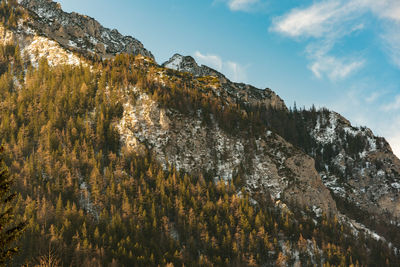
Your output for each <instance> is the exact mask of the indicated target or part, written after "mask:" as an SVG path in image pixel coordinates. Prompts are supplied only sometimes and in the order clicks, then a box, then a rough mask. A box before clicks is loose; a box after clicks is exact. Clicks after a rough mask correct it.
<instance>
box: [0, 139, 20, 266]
mask: <svg viewBox="0 0 400 267" xmlns="http://www.w3.org/2000/svg"><path fill="white" fill-rule="evenodd" d="M2 152H3V148H2V147H1V148H0V153H1V158H0V266H3V265H5V264H6V263H7V262H8V261H9V260H10V259H11V258H12V256H13V255H14V254H15V253H17V252H18V247H17V246H16V244H15V241H16V240H17V239H18V237H19V236H20V235H21V234H22V232H23V230H24V226H25V225H24V223H22V222H20V223H16V222H15V218H14V206H13V200H14V199H15V197H16V194H14V193H11V192H10V191H11V186H12V183H13V180H12V176H10V174H9V173H8V169H7V167H6V166H5V164H4V160H3V158H2Z"/></svg>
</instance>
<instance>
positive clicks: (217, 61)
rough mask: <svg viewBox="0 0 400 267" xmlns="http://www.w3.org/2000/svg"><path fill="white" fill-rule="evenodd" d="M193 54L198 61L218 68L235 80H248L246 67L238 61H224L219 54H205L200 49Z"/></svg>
mask: <svg viewBox="0 0 400 267" xmlns="http://www.w3.org/2000/svg"><path fill="white" fill-rule="evenodd" d="M193 56H194V58H195V59H196V60H197V61H198V63H200V64H203V65H207V66H209V67H211V68H214V69H216V70H217V71H219V72H221V73H223V74H224V75H226V76H227V77H228V78H229V79H231V80H233V81H235V82H245V81H246V80H247V74H246V67H245V66H242V65H241V64H239V63H237V62H234V61H229V60H228V61H224V60H222V59H221V57H220V56H218V55H214V54H203V53H201V52H199V51H196V52H195V53H194V54H193Z"/></svg>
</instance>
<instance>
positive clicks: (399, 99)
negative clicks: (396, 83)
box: [382, 95, 400, 111]
mask: <svg viewBox="0 0 400 267" xmlns="http://www.w3.org/2000/svg"><path fill="white" fill-rule="evenodd" d="M382 109H383V110H385V111H393V110H398V109H400V95H397V96H396V97H395V99H394V101H393V102H391V103H388V104H386V105H384V106H382Z"/></svg>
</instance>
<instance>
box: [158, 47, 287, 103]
mask: <svg viewBox="0 0 400 267" xmlns="http://www.w3.org/2000/svg"><path fill="white" fill-rule="evenodd" d="M161 66H162V67H165V68H168V69H173V70H176V71H180V72H187V73H190V74H192V75H193V76H194V77H197V78H199V77H206V76H212V77H215V78H217V79H218V80H219V83H220V84H221V87H222V88H221V89H222V90H219V91H218V95H220V96H222V97H223V98H225V99H226V100H228V102H229V100H232V101H230V102H231V103H235V102H236V100H240V101H242V102H244V103H246V104H249V105H251V106H257V105H264V106H266V107H273V108H276V109H285V110H287V107H286V105H285V103H284V101H283V100H282V99H281V98H280V97H279V96H278V95H277V94H275V92H274V91H272V90H271V89H269V88H266V89H263V90H261V89H258V88H256V87H254V86H251V85H248V84H244V83H234V82H231V81H230V80H229V79H228V78H226V77H225V76H224V75H223V74H222V73H220V72H218V71H216V70H214V69H212V68H210V67H207V66H205V65H201V66H199V65H198V64H197V62H196V61H195V59H194V58H193V57H191V56H182V55H179V54H175V55H173V56H172V57H171V58H170V59H169V60H168V61H166V62H164V63H163V64H162V65H161Z"/></svg>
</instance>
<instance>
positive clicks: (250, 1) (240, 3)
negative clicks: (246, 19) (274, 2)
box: [228, 0, 259, 11]
mask: <svg viewBox="0 0 400 267" xmlns="http://www.w3.org/2000/svg"><path fill="white" fill-rule="evenodd" d="M258 2H259V0H229V1H228V6H229V8H230V10H233V11H248V10H249V9H250V7H251V6H253V5H254V4H257V3H258Z"/></svg>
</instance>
